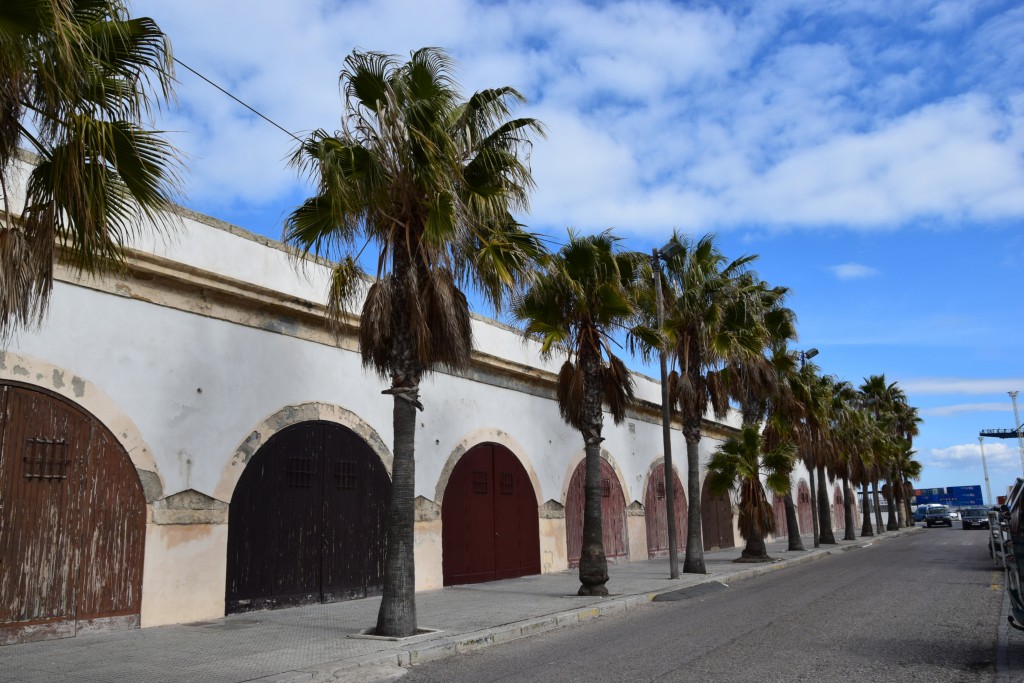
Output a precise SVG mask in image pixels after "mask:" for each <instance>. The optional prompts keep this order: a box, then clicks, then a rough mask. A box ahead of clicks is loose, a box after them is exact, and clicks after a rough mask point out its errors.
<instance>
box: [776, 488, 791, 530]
mask: <svg viewBox="0 0 1024 683" xmlns="http://www.w3.org/2000/svg"><path fill="white" fill-rule="evenodd" d="M772 509H773V510H774V511H775V538H786V537H787V535H788V534H789V524H788V523H787V522H786V499H785V496H782V495H780V494H778V493H776V494H775V495H774V500H773V503H772Z"/></svg>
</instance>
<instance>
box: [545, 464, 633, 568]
mask: <svg viewBox="0 0 1024 683" xmlns="http://www.w3.org/2000/svg"><path fill="white" fill-rule="evenodd" d="M600 456H601V470H602V472H603V473H606V474H607V477H608V482H609V486H608V489H607V491H606V492H605V493H604V494H603V496H602V504H601V508H602V515H603V520H602V531H603V534H602V535H603V541H604V551H605V557H606V558H607V559H608V560H609V561H611V562H614V561H616V560H617V559H619V558H628V557H629V549H630V541H629V521H628V516H629V498H628V491H629V488H628V487H627V486H626V481H625V477H624V476H623V474H622V471H621V469H619V467H618V466H617V464H616V462H615V461H614V460H613V459H612V458H611V456H610V454H609V453H608V451H606V450H604V449H601V452H600ZM585 460H586V452H585V451H579V452H577V454H576V456H575V457H573V458H572V459H571V463H570V464H571V465H572V469H570V470H569V471H568V473H567V476H566V478H565V482H564V483H563V494H562V500H563V501H564V505H565V525H566V527H565V533H566V554H567V556H568V562H569V566H570V567H576V566H578V564H579V559H580V550H581V546H582V540H583V539H582V533H583V507H584V499H585V493H584V491H583V484H584V482H583V480H584V479H585V470H586V467H585ZM604 476H605V474H603V475H602V479H604Z"/></svg>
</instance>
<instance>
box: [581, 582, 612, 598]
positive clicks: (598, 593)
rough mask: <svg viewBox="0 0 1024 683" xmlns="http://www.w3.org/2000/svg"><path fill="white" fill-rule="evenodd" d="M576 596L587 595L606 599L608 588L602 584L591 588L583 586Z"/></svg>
mask: <svg viewBox="0 0 1024 683" xmlns="http://www.w3.org/2000/svg"><path fill="white" fill-rule="evenodd" d="M576 595H589V596H591V597H595V598H606V597H608V587H607V586H605V585H604V584H603V583H599V584H595V585H593V586H587V585H583V586H580V589H579V591H577V592H576Z"/></svg>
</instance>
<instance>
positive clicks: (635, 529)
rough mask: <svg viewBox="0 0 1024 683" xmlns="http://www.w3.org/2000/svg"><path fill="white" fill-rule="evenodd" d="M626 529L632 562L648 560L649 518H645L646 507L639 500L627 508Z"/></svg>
mask: <svg viewBox="0 0 1024 683" xmlns="http://www.w3.org/2000/svg"><path fill="white" fill-rule="evenodd" d="M626 529H627V531H628V532H629V560H630V562H636V561H639V560H646V559H647V558H648V553H647V518H646V517H645V516H644V506H643V505H642V504H641V503H640V501H638V500H634V501H633V502H632V503H630V504H629V506H628V507H626Z"/></svg>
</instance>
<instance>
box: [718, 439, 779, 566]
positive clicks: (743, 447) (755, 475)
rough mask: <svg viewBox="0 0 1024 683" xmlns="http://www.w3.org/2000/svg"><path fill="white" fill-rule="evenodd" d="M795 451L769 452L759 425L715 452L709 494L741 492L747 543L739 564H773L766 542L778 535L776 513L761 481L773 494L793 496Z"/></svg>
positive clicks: (742, 532) (741, 525)
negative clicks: (791, 485)
mask: <svg viewBox="0 0 1024 683" xmlns="http://www.w3.org/2000/svg"><path fill="white" fill-rule="evenodd" d="M795 451H796V449H795V447H794V446H793V444H792V443H783V444H779V445H778V446H776V447H775V448H773V449H770V450H765V448H764V443H763V440H762V438H761V434H760V433H759V431H758V427H757V425H752V424H748V425H745V426H744V427H743V431H742V432H741V433H740V436H739V437H732V438H729V439H727V440H726V441H725V442H723V443H722V445H721V446H719V447H718V449H717V450H715V452H714V454H712V456H711V460H710V461H709V462H708V490H709V491H710V492H711V493H713V494H714V495H721V494H723V493H725V492H726V491H729V490H732V489H733V488H734V487H735V488H738V489H739V493H740V502H739V529H740V536H741V537H743V539H744V540H745V541H746V542H747V545H746V547H745V548H744V549H743V553H742V554H741V555H740V557H739V558H738V559H737V560H735V561H736V562H770V561H771V560H772V558H770V557H768V549H767V548H766V547H765V543H764V539H765V537H766V536H767V535H768V534H771V533H774V532H775V513H774V511H773V509H772V504H771V503H770V502H769V501H768V495H767V494H766V492H765V489H764V485H763V484H762V483H761V477H762V475H764V477H765V482H766V483H767V485H768V488H770V489H771V490H772V491H774V492H776V493H780V494H787V495H788V494H789V488H790V474H791V473H792V471H793V463H794V460H795Z"/></svg>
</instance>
